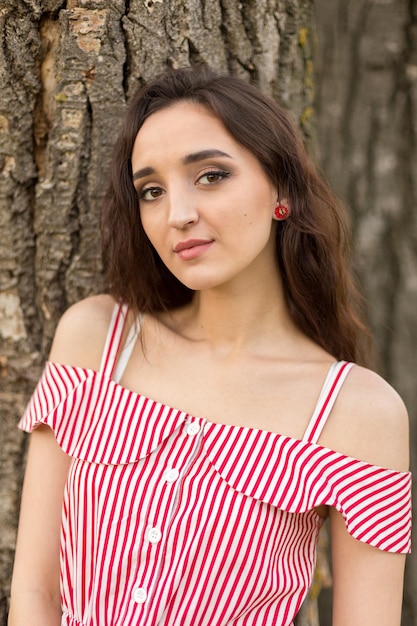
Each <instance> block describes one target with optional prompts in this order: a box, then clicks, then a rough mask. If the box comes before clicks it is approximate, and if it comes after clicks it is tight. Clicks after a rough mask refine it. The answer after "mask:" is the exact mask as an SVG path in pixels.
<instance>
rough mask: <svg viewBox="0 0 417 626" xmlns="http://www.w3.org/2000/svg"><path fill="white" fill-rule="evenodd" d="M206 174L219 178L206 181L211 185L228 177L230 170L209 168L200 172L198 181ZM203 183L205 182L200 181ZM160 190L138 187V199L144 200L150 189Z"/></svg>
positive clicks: (151, 188) (157, 188) (153, 188)
mask: <svg viewBox="0 0 417 626" xmlns="http://www.w3.org/2000/svg"><path fill="white" fill-rule="evenodd" d="M206 176H218V177H219V180H216V181H215V182H212V183H208V184H207V186H208V187H209V186H211V185H216V184H217V183H219V182H220V181H221V180H224V179H225V178H228V177H229V176H230V172H226V170H209V171H208V172H204V174H201V176H199V178H198V181H200V180H201V179H202V178H204V177H206ZM202 184H203V185H204V184H205V183H202ZM158 190H160V187H144V188H143V189H139V190H138V197H139V200H145V196H146V194H147V193H148V192H149V191H150V192H152V191H158ZM153 199H154V200H156V199H157V198H153Z"/></svg>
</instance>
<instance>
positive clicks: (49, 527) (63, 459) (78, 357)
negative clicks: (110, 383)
mask: <svg viewBox="0 0 417 626" xmlns="http://www.w3.org/2000/svg"><path fill="white" fill-rule="evenodd" d="M113 307H114V300H113V299H112V298H110V296H106V295H102V296H94V297H92V298H88V299H86V300H83V301H81V302H79V303H77V304H76V305H74V306H72V307H71V308H70V309H68V311H67V312H66V313H65V314H64V316H63V317H62V319H61V321H60V323H59V325H58V328H57V331H56V334H55V338H54V342H53V345H52V349H51V354H50V357H49V358H50V360H51V361H55V362H57V363H66V364H70V365H78V366H80V367H90V368H92V369H98V368H99V366H100V360H101V355H102V352H103V347H104V343H105V339H106V334H107V330H108V326H109V323H110V318H111V314H112V311H113ZM30 437H31V440H30V445H29V452H28V459H27V465H26V472H25V480H24V484H23V493H22V502H21V510H20V520H19V530H18V537H17V546H16V557H15V564H14V570H13V579H12V591H11V609H10V615H9V626H59V624H60V623H61V607H60V589H59V579H60V572H59V550H60V527H61V516H62V498H63V493H64V486H65V481H66V477H67V474H68V469H69V466H70V462H71V459H70V458H69V457H68V456H67V455H66V454H65V453H64V452H63V451H62V450H61V448H60V447H59V445H58V443H57V442H56V439H55V436H54V434H53V432H52V431H51V430H50V428H49V427H48V426H44V425H41V426H39V427H38V428H36V429H35V430H34V431H33V433H32V434H31V436H30Z"/></svg>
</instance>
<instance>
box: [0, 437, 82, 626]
mask: <svg viewBox="0 0 417 626" xmlns="http://www.w3.org/2000/svg"><path fill="white" fill-rule="evenodd" d="M70 461H71V459H70V458H69V457H68V456H67V455H66V454H65V453H64V452H63V451H62V450H61V448H60V447H59V446H58V444H57V442H56V440H55V436H54V434H53V432H52V431H51V430H50V428H49V427H48V426H40V427H38V428H37V429H36V430H35V431H34V432H33V433H32V434H31V441H30V445H29V452H28V459H27V466H26V473H25V480H24V485H23V494H22V503H21V509H20V520H19V531H18V537H17V546H16V557H15V564H14V570H13V579H12V590H11V606H10V615H9V626H38V625H39V626H59V624H60V623H61V607H60V593H59V545H60V525H61V512H62V497H63V492H64V485H65V480H66V477H67V474H68V468H69V464H70Z"/></svg>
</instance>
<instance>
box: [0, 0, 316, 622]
mask: <svg viewBox="0 0 417 626" xmlns="http://www.w3.org/2000/svg"><path fill="white" fill-rule="evenodd" d="M311 10H312V0H257V1H256V0H245V1H242V2H238V1H237V0H130V2H129V1H128V0H126V2H124V1H122V0H67V1H66V2H65V1H63V0H0V41H1V46H0V86H1V89H0V339H1V348H0V355H1V356H0V385H1V388H0V401H1V420H0V438H1V446H0V462H1V487H0V518H1V519H0V527H1V533H0V626H4V625H5V623H6V614H7V605H8V596H9V585H10V576H11V567H12V555H13V548H14V543H15V528H16V521H17V514H18V506H19V493H20V487H21V480H22V474H23V467H24V454H25V448H26V439H25V437H24V436H23V435H22V434H21V433H19V432H18V431H17V429H16V422H17V420H18V417H19V415H20V414H21V412H22V410H23V408H24V405H25V403H26V401H27V399H28V397H29V394H30V392H31V390H32V389H33V387H34V385H35V382H36V380H37V378H38V376H39V374H40V369H41V365H42V363H43V361H44V359H45V357H46V356H47V352H48V349H49V346H50V342H51V338H52V335H53V332H54V329H55V326H56V323H57V320H58V317H59V316H60V314H61V313H62V311H63V310H64V309H65V308H66V307H67V306H68V305H70V304H71V303H73V302H74V301H76V300H78V299H80V298H82V297H84V296H86V295H88V294H91V293H94V292H97V291H100V289H101V288H102V284H101V278H100V276H101V261H100V253H99V250H100V246H99V235H98V233H99V208H100V203H101V200H102V197H103V188H104V186H105V180H106V169H107V166H108V162H109V154H110V151H111V146H112V144H113V142H114V139H115V136H116V134H117V130H118V127H119V123H120V120H121V118H122V116H123V113H124V109H125V106H126V101H127V100H128V99H129V97H130V96H131V95H132V94H133V92H134V91H135V90H136V88H137V87H138V86H139V85H141V84H142V83H143V82H144V81H146V80H147V79H148V78H149V77H150V76H152V75H153V74H154V73H155V72H156V71H159V70H161V69H162V68H163V67H165V66H166V65H171V66H174V67H176V66H184V65H189V64H190V63H195V62H207V63H209V64H210V65H211V66H213V67H214V68H218V69H222V70H227V71H229V72H232V73H234V74H237V75H239V76H242V77H244V78H246V79H250V78H251V79H254V80H255V81H256V82H257V83H258V84H259V85H260V86H261V87H262V89H263V90H264V91H266V92H268V93H270V94H272V95H274V96H275V97H277V98H279V100H280V101H281V102H282V103H284V104H285V105H287V106H288V107H290V108H291V109H292V110H293V112H294V115H295V116H296V117H297V118H298V120H299V121H300V124H301V126H302V127H303V129H304V131H305V133H306V136H307V137H309V136H310V135H311V116H312V110H313V109H312V85H313V81H312V62H311V46H310V26H311V15H312V14H311ZM303 619H304V618H303ZM300 620H301V617H300ZM303 623H308V625H309V626H313V625H314V624H315V623H316V622H315V621H314V620H312V619H309V621H308V622H305V621H304V622H303Z"/></svg>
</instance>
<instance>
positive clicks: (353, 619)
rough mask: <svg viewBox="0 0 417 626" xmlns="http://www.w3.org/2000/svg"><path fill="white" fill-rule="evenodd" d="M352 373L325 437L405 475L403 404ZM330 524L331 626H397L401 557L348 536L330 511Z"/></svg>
mask: <svg viewBox="0 0 417 626" xmlns="http://www.w3.org/2000/svg"><path fill="white" fill-rule="evenodd" d="M351 374H352V375H353V376H352V378H351V380H349V379H347V381H346V383H348V382H349V384H346V385H345V387H346V388H345V389H343V393H344V397H341V402H340V405H339V408H338V411H337V413H336V414H335V418H336V419H335V424H334V425H333V432H330V431H331V428H332V426H330V425H331V424H332V421H331V420H330V424H329V426H330V428H329V431H328V433H327V437H332V438H335V439H338V441H337V445H338V449H342V450H343V451H344V452H345V451H346V452H347V453H348V454H349V455H350V456H353V457H356V458H360V459H362V460H364V461H368V462H369V463H372V464H373V465H377V466H381V467H386V468H390V469H393V470H397V471H400V472H405V471H407V470H408V462H409V461H408V416H407V412H406V409H405V407H404V404H403V402H402V400H401V399H400V397H399V396H398V395H397V393H396V392H395V391H394V390H393V389H392V388H391V387H390V386H389V385H388V384H387V383H386V382H385V381H383V380H382V379H381V378H379V377H378V376H377V375H376V374H374V373H372V372H369V371H368V370H363V369H362V368H354V369H353V370H352V372H351ZM341 393H342V392H341ZM332 417H333V416H332ZM342 426H343V427H342ZM343 447H344V449H343ZM376 497H377V496H376ZM387 510H389V508H388V507H387ZM330 526H331V536H332V565H333V567H332V570H333V581H334V583H333V622H332V623H333V626H362V625H364V626H365V625H366V626H400V623H401V607H402V595H403V578H404V565H405V555H404V554H396V553H390V552H384V551H383V550H380V549H378V548H375V547H372V546H370V545H368V544H366V543H364V542H362V541H359V540H357V539H355V538H353V537H352V536H351V535H350V534H349V533H348V531H347V530H346V527H345V522H344V519H343V517H342V515H341V514H340V513H339V512H338V511H336V510H335V509H331V510H330Z"/></svg>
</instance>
